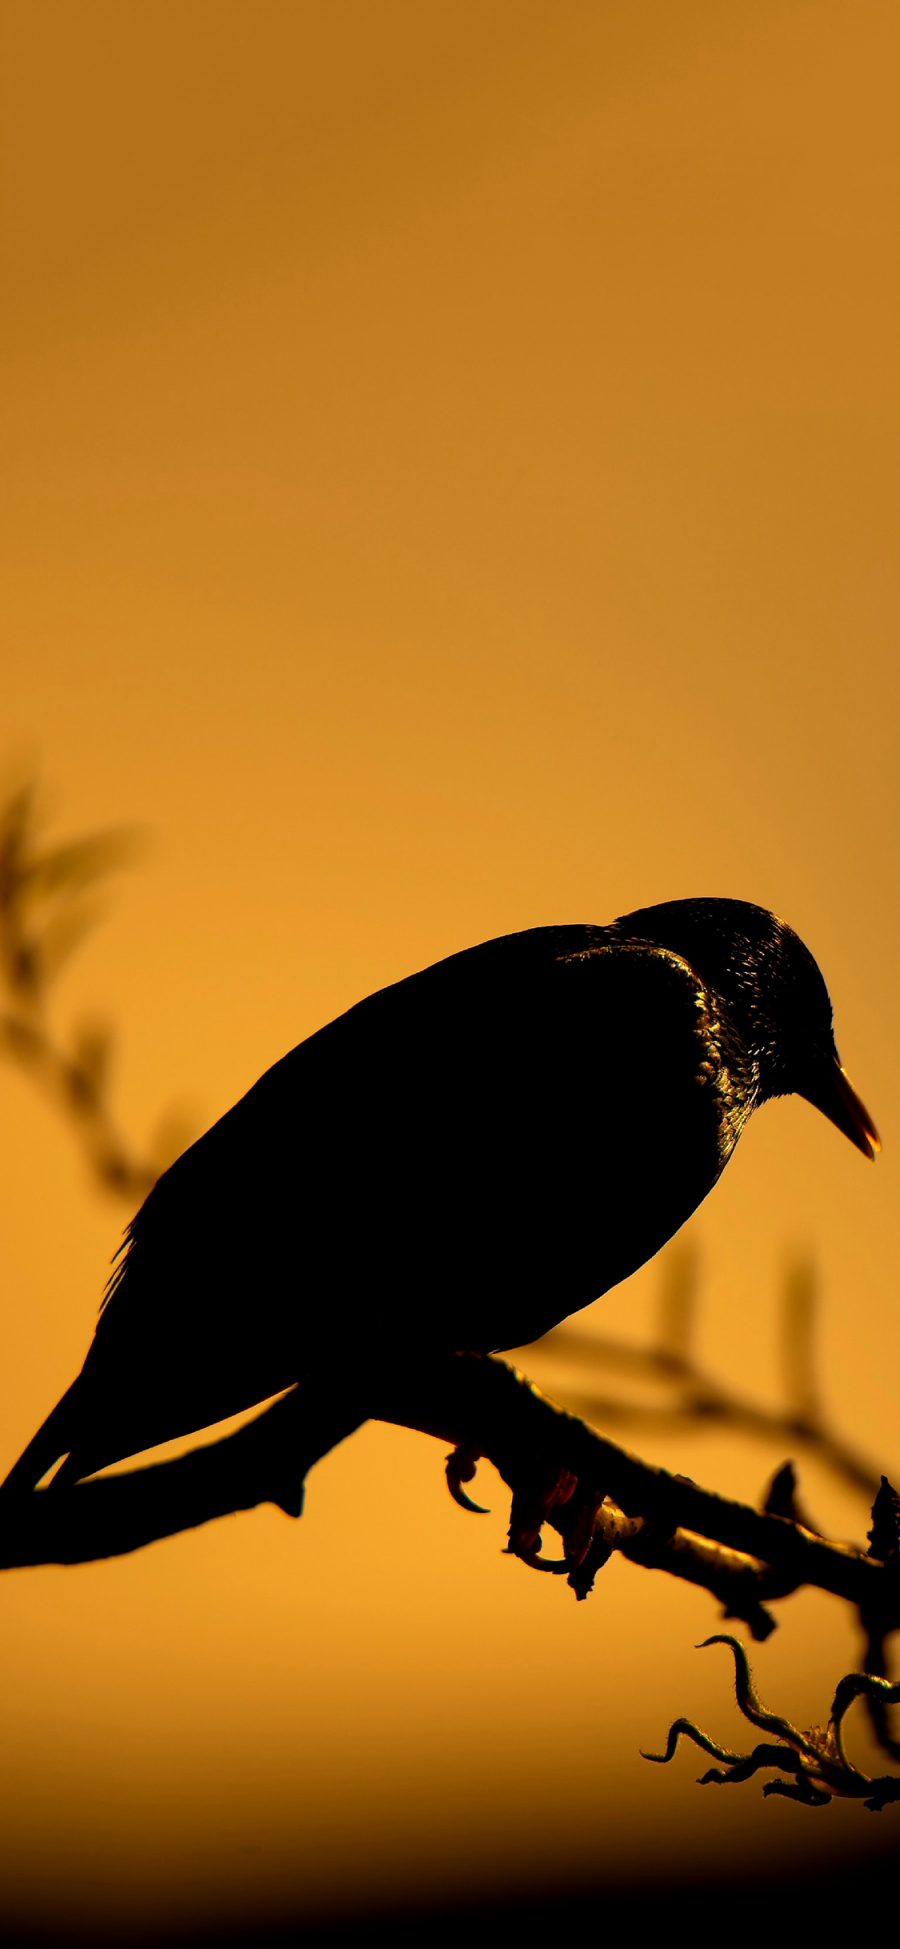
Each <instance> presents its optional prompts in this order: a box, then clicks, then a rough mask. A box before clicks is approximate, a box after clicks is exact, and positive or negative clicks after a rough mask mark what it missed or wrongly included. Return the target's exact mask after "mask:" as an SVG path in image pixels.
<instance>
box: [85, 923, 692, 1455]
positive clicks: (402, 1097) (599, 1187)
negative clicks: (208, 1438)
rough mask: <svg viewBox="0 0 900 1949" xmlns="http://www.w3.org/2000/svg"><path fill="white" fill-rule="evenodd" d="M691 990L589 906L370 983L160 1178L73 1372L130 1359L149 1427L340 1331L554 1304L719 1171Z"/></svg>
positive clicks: (533, 1314) (460, 1327)
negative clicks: (598, 924)
mask: <svg viewBox="0 0 900 1949" xmlns="http://www.w3.org/2000/svg"><path fill="white" fill-rule="evenodd" d="M704 1006H705V1003H704V997H703V991H702V989H701V987H700V985H699V984H698V982H697V980H696V978H695V977H694V976H693V975H692V974H691V971H690V969H688V968H687V967H686V965H685V964H684V963H683V962H680V961H679V960H678V957H677V956H672V955H668V954H666V953H664V952H662V951H658V950H656V949H653V948H652V947H648V946H644V945H643V944H630V945H627V946H623V945H622V944H621V943H617V942H616V941H615V940H613V939H610V938H608V937H607V936H606V935H605V934H604V930H590V929H583V928H566V929H535V930H531V932H529V933H527V934H524V935H517V936H507V937H505V938H504V939H503V940H501V941H498V942H491V943H487V944H485V945H484V946H483V947H480V948H476V949H471V950H468V951H467V952H465V953H464V954H461V955H457V956H454V957H453V958H452V959H451V960H448V961H445V962H442V963H438V964H437V965H436V966H435V967H434V968H430V969H426V970H425V971H423V973H421V974H419V975H415V976H412V977H410V978H408V979H407V980H405V981H403V982H400V983H398V984H396V985H395V986H394V987H391V988H388V989H384V990H382V991H381V992H380V993H379V994H377V995H374V996H372V997H370V998H369V999H368V1000H366V1001H365V1002H362V1003H360V1004H359V1005H358V1006H357V1007H356V1008H353V1009H351V1010H350V1011H349V1012H348V1013H347V1014H346V1015H344V1016H342V1017H340V1018H339V1019H338V1020H337V1021H336V1022H333V1023H331V1024H330V1025H329V1026H328V1027H327V1028H325V1029H323V1030H320V1031H319V1032H318V1033H317V1034H316V1035H314V1036H312V1037H310V1038H309V1040H308V1041H306V1042H304V1043H302V1044H301V1045H300V1046H299V1047H298V1048H297V1049H295V1050H293V1051H292V1052H291V1053H290V1054H289V1055H288V1056H286V1057H284V1058H283V1059H282V1060H281V1061H280V1062H279V1063H276V1064H275V1066H274V1067H273V1068H272V1069H270V1070H269V1071H267V1073H266V1074H265V1075H264V1076H263V1077H261V1078H260V1080H259V1082H258V1083H256V1084H255V1085H254V1087H253V1088H252V1089H251V1090H250V1091H249V1092H248V1094H247V1095H246V1096H245V1097H243V1098H242V1099H241V1101H240V1102H239V1103H237V1104H236V1105H235V1106H234V1108H233V1109H232V1110H230V1111H228V1113H227V1114H226V1115H225V1116H224V1117H223V1118H221V1119H220V1121H219V1122H218V1123H217V1124H215V1125H214V1126H213V1127H212V1129H211V1130H209V1131H208V1132H207V1133H206V1135H205V1136H204V1137H202V1138H200V1139H199V1141H198V1142H197V1143H196V1144H194V1145H192V1146H191V1148H190V1149H189V1150H188V1151H186V1152H185V1153H184V1155H183V1156H182V1157H181V1158H179V1159H178V1160H177V1162H176V1163H175V1164H174V1165H173V1166H172V1168H171V1169H170V1170H169V1171H167V1172H166V1173H165V1175H164V1176H163V1177H162V1178H161V1179H160V1181H159V1183H158V1184H157V1185H156V1186H155V1188H154V1190H153V1191H152V1192H151V1194H150V1196H149V1198H148V1199H147V1201H146V1203H145V1204H144V1206H143V1207H142V1209H141V1211H140V1212H139V1213H138V1214H137V1217H136V1218H135V1220H134V1222H133V1225H132V1227H131V1229H130V1234H129V1243H128V1249H127V1252H126V1254H125V1256H124V1259H123V1260H122V1262H121V1263H120V1268H119V1270H118V1272H117V1274H116V1276H115V1279H114V1282H113V1287H112V1290H111V1293H110V1295H109V1298H108V1302H107V1305H106V1308H105V1310H104V1312H103V1314H102V1315H101V1319H100V1322H99V1324H98V1331H97V1335H96V1339H95V1342H94V1347H93V1349H92V1353H91V1355H89V1358H88V1363H86V1373H87V1372H88V1370H90V1372H91V1373H92V1374H93V1375H94V1376H96V1377H97V1379H98V1380H99V1381H100V1382H102V1385H103V1387H108V1385H109V1384H110V1382H111V1381H112V1380H113V1379H115V1377H116V1375H117V1374H118V1375H119V1376H124V1375H125V1374H126V1373H129V1372H130V1373H131V1374H132V1375H133V1376H135V1377H137V1379H138V1380H139V1382H140V1385H141V1387H142V1389H143V1391H144V1394H145V1395H146V1396H147V1397H148V1398H150V1397H153V1396H154V1395H155V1396H156V1400H155V1401H152V1400H151V1413H150V1420H151V1421H152V1422H153V1425H154V1427H156V1428H159V1429H161V1430H162V1432H158V1433H156V1434H155V1436H154V1437H153V1438H154V1439H156V1440H161V1439H164V1438H165V1435H166V1434H168V1433H172V1432H176V1429H175V1428H174V1427H173V1426H172V1425H171V1424H172V1422H173V1420H174V1421H175V1422H180V1425H181V1426H182V1427H183V1428H184V1429H185V1430H186V1429H187V1428H190V1427H198V1426H201V1425H205V1423H207V1422H210V1421H212V1420H215V1419H219V1418H222V1417H223V1416H224V1415H226V1414H228V1413H231V1412H234V1411H236V1409H237V1408H238V1407H240V1406H242V1405H245V1404H246V1405H249V1404H250V1403H251V1402H253V1401H255V1400H258V1399H262V1398H263V1397H264V1396H265V1395H266V1394H267V1393H272V1392H275V1391H276V1390H277V1389H278V1388H280V1387H282V1386H286V1385H288V1384H289V1383H290V1382H291V1381H292V1380H295V1379H296V1378H298V1376H299V1375H300V1374H301V1373H302V1372H303V1371H305V1370H306V1368H308V1365H309V1363H310V1362H312V1363H313V1364H314V1363H315V1362H316V1361H321V1360H322V1359H323V1358H326V1359H327V1358H331V1359H332V1360H333V1359H334V1357H335V1356H336V1355H337V1356H340V1355H341V1354H342V1353H343V1352H344V1351H345V1350H346V1348H348V1347H349V1346H350V1345H352V1344H353V1343H354V1341H358V1342H363V1343H364V1342H366V1340H368V1341H369V1343H370V1344H371V1343H373V1342H378V1341H380V1342H381V1343H382V1344H385V1343H396V1344H398V1345H399V1344H404V1343H406V1344H409V1343H410V1342H411V1341H416V1340H419V1341H422V1340H425V1341H427V1340H428V1339H429V1338H431V1339H434V1340H437V1341H439V1342H440V1343H441V1344H444V1345H449V1346H475V1345H480V1346H484V1347H491V1346H495V1347H496V1346H501V1345H514V1344H518V1343H520V1342H522V1341H524V1340H526V1339H528V1338H531V1337H534V1334H536V1333H537V1332H539V1331H544V1330H546V1327H547V1326H548V1325H550V1324H552V1323H553V1320H554V1319H558V1318H561V1317H563V1316H564V1315H565V1314H566V1313H567V1312H569V1311H571V1310H573V1308H574V1307H575V1306H578V1305H581V1304H584V1303H586V1302H587V1301H588V1300H589V1299H590V1298H591V1297H593V1296H594V1294H595V1293H597V1292H599V1291H602V1290H604V1289H605V1287H606V1286H608V1285H610V1284H612V1283H614V1281H615V1280H616V1279H618V1278H620V1277H624V1276H625V1273H626V1272H627V1271H630V1270H632V1269H633V1266H634V1265H635V1264H638V1263H640V1262H641V1261H642V1260H643V1259H644V1258H646V1257H648V1256H649V1255H650V1252H651V1251H654V1250H656V1249H657V1246H658V1244H659V1243H661V1242H662V1239H663V1237H666V1236H668V1235H669V1234H670V1232H671V1231H672V1230H674V1229H675V1226H676V1224H679V1223H681V1222H682V1219H683V1217H685V1216H686V1215H687V1211H688V1210H690V1209H691V1208H692V1205H693V1204H694V1203H696V1202H697V1199H698V1196H702V1195H703V1191H704V1190H705V1189H708V1188H709V1186H710V1184H711V1183H712V1182H713V1181H714V1177H715V1175H716V1167H715V1165H714V1163H713V1162H712V1161H711V1159H712V1151H711V1149H710V1132H711V1131H712V1128H713V1120H712V1119H711V1118H710V1117H709V1116H708V1115H706V1114H705V1109H704V1105H705V1098H704V1089H703V1085H702V1082H701V1081H700V1080H698V1079H699V1078H700V1070H701V1065H702V1063H703V1061H704V1058H705V1057H708V1038H707V1040H706V1041H705V1040H704V1033H703V1024H704V1019H705V1018H704ZM693 1125H696V1130H695V1129H694V1128H693ZM689 1126H690V1127H689ZM692 1146H693V1150H694V1153H695V1155H694V1157H693V1161H692V1162H691V1167H690V1170H688V1169H687V1167H686V1165H685V1163H684V1155H685V1154H690V1152H691V1147H692ZM713 1148H714V1147H713ZM679 1158H681V1162H679ZM673 1160H674V1165H675V1177H674V1180H673V1179H672V1169H673ZM666 1173H668V1176H667V1175H666ZM670 1180H671V1181H670ZM695 1180H696V1183H697V1184H699V1186H700V1189H699V1191H698V1190H696V1189H695ZM682 1206H684V1207H685V1209H683V1210H682V1209H681V1207H682ZM648 1211H649V1212H650V1217H649V1218H648V1217H647V1213H648ZM645 1246H646V1249H644V1248H645ZM548 1291H549V1293H550V1297H549V1299H548V1298H546V1297H545V1295H546V1293H547V1292H548ZM542 1305H543V1306H544V1307H545V1308H547V1307H549V1317H547V1318H546V1319H544V1316H543V1314H542V1313H541V1310H540V1309H541V1306H542ZM165 1394H167V1395H168V1403H169V1404H168V1406H167V1407H165V1408H164V1404H163V1400H162V1396H163V1395H165ZM164 1423H165V1426H163V1424H164ZM140 1445H141V1446H148V1445H149V1439H148V1438H144V1439H142V1441H141V1443H140Z"/></svg>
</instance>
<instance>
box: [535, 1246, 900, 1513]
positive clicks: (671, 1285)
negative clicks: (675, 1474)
mask: <svg viewBox="0 0 900 1949" xmlns="http://www.w3.org/2000/svg"><path fill="white" fill-rule="evenodd" d="M697 1297H698V1280H697V1259H696V1255H695V1254H694V1253H693V1252H692V1251H691V1250H690V1248H687V1247H685V1246H681V1247H680V1248H676V1249H674V1250H670V1251H669V1252H668V1253H666V1255H665V1257H664V1258H663V1260H662V1284H661V1289H660V1301H659V1321H658V1327H657V1332H656V1336H655V1339H654V1340H653V1341H652V1343H651V1344H650V1345H649V1346H643V1347H639V1346H634V1345H630V1344H628V1343H627V1342H625V1341H620V1340H617V1339H615V1338H614V1337H613V1336H612V1335H609V1334H594V1333H591V1332H585V1331H581V1330H579V1328H578V1327H573V1326H570V1325H566V1326H561V1327H557V1328H556V1330H555V1332H553V1333H552V1334H549V1335H548V1337H547V1340H546V1342H545V1345H546V1348H547V1351H548V1352H558V1353H560V1354H561V1355H562V1356H563V1357H564V1358H566V1359H568V1360H572V1361H574V1362H576V1363H577V1366H578V1370H579V1373H578V1384H577V1386H576V1388H575V1390H574V1391H573V1390H571V1389H569V1388H567V1389H566V1398H567V1400H570V1401H571V1403H572V1405H573V1406H574V1407H575V1408H577V1410H578V1412H579V1413H580V1414H582V1415H584V1416H585V1418H586V1419H587V1420H589V1421H592V1422H599V1423H600V1424H602V1426H604V1427H616V1426H618V1427H622V1428H625V1427H627V1428H635V1429H642V1430H644V1431H647V1430H652V1431H653V1432H654V1433H657V1432H658V1433H667V1434H668V1433H674V1432H676V1431H679V1430H682V1429H689V1430H690V1431H691V1432H692V1433H696V1432H697V1431H698V1430H700V1429H703V1428H706V1429H712V1428H727V1429H729V1430H732V1431H733V1432H734V1433H736V1434H742V1435H749V1436H751V1437H754V1438H758V1437H762V1438H763V1439H765V1440H773V1439H774V1440H777V1441H778V1442H784V1443H789V1444H791V1446H796V1447H798V1448H801V1449H803V1450H804V1451H805V1452H806V1453H807V1454H810V1455H815V1456H816V1457H817V1458H818V1460H819V1461H820V1462H821V1463H822V1464H823V1466H824V1467H825V1468H827V1469H828V1470H830V1472H831V1474H832V1475H834V1476H836V1477H837V1478H838V1479H839V1480H840V1481H842V1482H845V1483H846V1484H847V1485H848V1486H849V1487H850V1488H852V1489H858V1490H861V1491H862V1493H863V1494H864V1495H865V1496H867V1497H868V1498H869V1500H871V1498H872V1497H873V1496H874V1494H875V1492H876V1490H877V1488H878V1483H879V1481H880V1478H881V1471H880V1469H878V1468H877V1467H876V1465H875V1463H874V1462H873V1461H871V1460H870V1458H869V1457H868V1456H866V1455H864V1454H863V1453H861V1451H860V1450H859V1449H857V1448H855V1447H854V1446H852V1445H851V1444H850V1443H849V1442H847V1441H845V1440H844V1439H843V1437H842V1436H841V1435H839V1434H838V1432H837V1431H836V1429H834V1428H833V1427H832V1426H831V1425H830V1422H829V1420H828V1417H827V1415H826V1412H825V1409H824V1407H823V1405H822V1400H821V1395H820V1391H819V1386H818V1381H817V1377H816V1369H815V1336H816V1326H817V1321H818V1290H817V1282H816V1272H815V1267H814V1265H813V1264H812V1263H811V1262H810V1261H809V1260H808V1259H798V1260H796V1261H795V1262H794V1263H793V1264H792V1265H789V1266H788V1268H787V1272H786V1275H785V1283H784V1289H783V1294H782V1306H781V1355H782V1372H783V1375H784V1394H785V1404H784V1406H783V1407H780V1408H779V1407H767V1406H766V1405H764V1404H762V1403H759V1402H756V1401H753V1400H751V1399H750V1398H749V1397H747V1396H746V1395H743V1394H741V1393H739V1392H738V1391H737V1389H735V1388H733V1387H732V1386H731V1385H730V1384H729V1383H728V1382H726V1381H720V1380H718V1379H717V1378H716V1377H715V1376H714V1375H713V1374H711V1373H710V1372H709V1370H708V1369H707V1368H705V1367H704V1366H703V1365H702V1364H701V1362H700V1360H699V1359H698V1358H697V1355H696V1354H695V1352H694V1351H693V1346H694V1338H695V1332H696V1323H697V1310H698V1309H697ZM615 1373H619V1374H623V1375H626V1376H627V1377H628V1378H629V1379H631V1380H635V1381H638V1382H641V1381H643V1382H648V1383H650V1384H652V1385H656V1386H662V1387H663V1388H664V1389H665V1390H666V1393H667V1395H668V1399H666V1400H664V1401H662V1402H653V1401H647V1402H641V1401H637V1400H634V1399H628V1398H627V1397H623V1396H622V1395H615V1394H607V1393H601V1392H600V1391H599V1389H598V1388H597V1387H595V1386H594V1385H593V1384H592V1377H593V1375H594V1374H615Z"/></svg>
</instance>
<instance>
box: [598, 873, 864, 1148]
mask: <svg viewBox="0 0 900 1949" xmlns="http://www.w3.org/2000/svg"><path fill="white" fill-rule="evenodd" d="M616 925H617V927H618V928H620V929H621V931H622V933H623V934H626V933H627V935H628V936H629V937H630V938H631V939H640V940H646V941H652V942H653V943H654V944H655V945H657V946H659V947H667V948H669V949H671V950H672V951H673V952H674V953H676V954H680V955H682V956H683V957H684V959H685V960H686V961H687V962H689V963H690V966H691V967H692V968H693V969H694V970H695V972H696V973H697V974H698V975H699V976H700V978H701V980H702V981H703V982H704V983H705V984H706V985H707V986H708V987H709V988H711V989H712V990H713V991H714V993H715V995H716V997H717V999H718V1001H719V1002H720V1004H721V1005H722V1006H723V1007H724V1009H725V1012H726V1014H727V1015H728V1017H729V1018H730V1020H731V1022H732V1024H733V1026H734V1028H735V1029H736V1031H737V1033H738V1035H739V1036H740V1038H741V1041H742V1043H743V1044H744V1046H745V1047H746V1049H747V1050H748V1053H749V1054H750V1056H751V1058H752V1060H753V1062H754V1065H755V1067H756V1071H757V1076H758V1080H759V1098H760V1100H764V1099H765V1098H767V1097H771V1096H788V1095H792V1094H793V1095H797V1096H804V1097H806V1100H807V1102H809V1103H812V1104H814V1105H815V1107H816V1109H817V1110H821V1111H822V1114H823V1116H826V1117H828V1118H829V1119H830V1121H831V1122H832V1123H833V1124H836V1125H837V1128H838V1130H842V1131H843V1133H844V1135H845V1137H849V1139H850V1141H851V1143H853V1144H855V1145H856V1146H857V1149H858V1150H861V1151H862V1153H863V1155H864V1157H869V1158H874V1157H875V1156H876V1155H877V1153H878V1151H879V1150H880V1149H881V1142H880V1139H879V1136H878V1132H877V1130H876V1129H875V1125H874V1123H873V1122H872V1119H871V1117H870V1115H869V1113H868V1110H867V1109H866V1108H865V1105H864V1104H863V1102H862V1100H861V1099H860V1097H858V1096H857V1094H856V1091H855V1089H854V1088H853V1086H852V1084H851V1082H850V1080H849V1078H848V1076H847V1074H846V1071H845V1070H844V1068H843V1067H842V1064H841V1059H840V1056H839V1055H838V1052H837V1049H836V1047H835V1041H834V1031H833V1028H832V1009H831V1001H830V998H829V994H828V990H827V988H826V986H825V983H824V981H823V979H822V975H821V973H820V971H819V968H818V966H817V963H816V962H815V961H814V960H813V957H812V955H811V954H810V952H809V949H808V948H807V947H805V946H804V944H803V942H802V941H801V939H800V937H799V935H798V934H795V933H794V931H793V928H791V927H788V926H787V925H786V923H785V922H784V921H783V920H779V919H778V918H777V917H776V915H775V914H771V913H769V912H768V911H767V909H766V908H765V907H754V906H752V905H751V904H750V903H749V902H748V901H745V900H714V899H708V900H670V901H667V902H665V903H664V904H663V905H661V906H658V907H643V908H641V909H640V910H639V911H638V912H637V913H633V914H626V915H624V916H623V918H622V919H621V920H620V921H618V922H617V923H616Z"/></svg>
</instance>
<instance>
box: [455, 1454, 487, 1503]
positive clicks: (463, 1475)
mask: <svg viewBox="0 0 900 1949" xmlns="http://www.w3.org/2000/svg"><path fill="white" fill-rule="evenodd" d="M480 1460H481V1456H480V1455H479V1453H478V1451H477V1449H475V1448H466V1447H463V1446H462V1445H461V1446H460V1447H458V1448H454V1450H453V1452H452V1454H450V1455H448V1456H447V1463H446V1475H447V1487H448V1489H449V1491H450V1494H451V1496H452V1497H453V1500H454V1502H456V1503H458V1504H459V1507H460V1509H468V1511H469V1513H470V1515H472V1516H487V1515H489V1513H490V1512H489V1510H487V1509H485V1507H484V1504H483V1503H480V1502H473V1501H472V1497H471V1496H467V1495H466V1492H465V1489H464V1488H463V1486H462V1485H463V1483H464V1482H473V1481H474V1479H475V1475H476V1471H477V1469H478V1464H479V1462H480Z"/></svg>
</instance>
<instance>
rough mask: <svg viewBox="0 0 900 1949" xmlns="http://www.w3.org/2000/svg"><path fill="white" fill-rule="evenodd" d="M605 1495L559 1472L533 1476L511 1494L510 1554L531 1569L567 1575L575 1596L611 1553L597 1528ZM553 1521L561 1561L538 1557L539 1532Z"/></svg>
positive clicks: (568, 1472) (584, 1593)
mask: <svg viewBox="0 0 900 1949" xmlns="http://www.w3.org/2000/svg"><path fill="white" fill-rule="evenodd" d="M603 1499H604V1498H603V1493H602V1491H598V1490H596V1489H593V1488H587V1487H586V1486H585V1485H584V1484H582V1483H581V1482H580V1481H579V1479H578V1476H577V1475H573V1474H572V1472H571V1470H569V1469H566V1468H561V1469H557V1470H555V1471H553V1472H552V1473H551V1474H550V1475H549V1476H548V1475H547V1474H543V1475H535V1476H533V1477H532V1479H531V1480H530V1481H529V1482H528V1483H527V1484H522V1485H520V1486H519V1488H517V1489H516V1490H515V1492H514V1494H513V1500H512V1512H511V1517H510V1525H509V1544H508V1549H509V1552H510V1554H511V1555H512V1556H517V1557H520V1558H521V1560H522V1562H523V1563H527V1564H530V1566H531V1568H532V1569H534V1570H544V1571H549V1572H550V1573H551V1574H552V1575H554V1576H559V1577H561V1576H567V1577H568V1579H569V1582H570V1584H571V1586H572V1589H573V1590H574V1591H575V1593H576V1595H577V1596H579V1597H586V1596H587V1595H588V1592H589V1591H590V1590H591V1588H592V1587H593V1582H594V1578H595V1576H596V1574H597V1571H598V1570H599V1569H601V1568H602V1565H603V1564H604V1563H605V1562H606V1561H607V1559H608V1557H609V1555H610V1551H609V1549H608V1548H607V1546H606V1544H605V1543H604V1541H603V1539H602V1537H601V1536H600V1535H599V1533H598V1532H597V1529H596V1523H597V1513H598V1510H599V1508H600V1505H601V1503H602V1502H603ZM551 1519H552V1521H553V1525H554V1528H556V1529H558V1530H559V1532H560V1535H561V1536H562V1540H563V1551H564V1554H563V1556H561V1557H548V1558H544V1557H542V1556H541V1550H542V1547H543V1538H542V1535H541V1531H542V1529H543V1526H544V1524H545V1523H546V1522H549V1521H550V1520H551Z"/></svg>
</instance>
